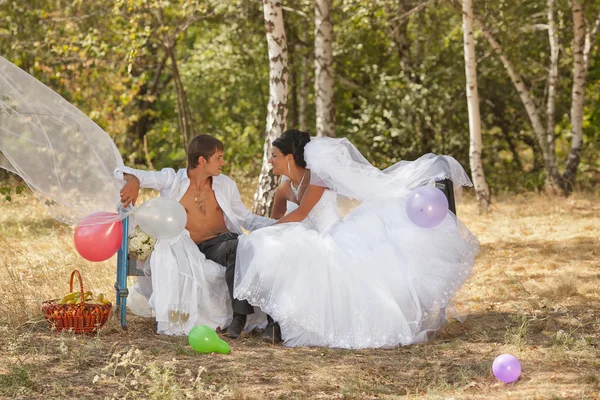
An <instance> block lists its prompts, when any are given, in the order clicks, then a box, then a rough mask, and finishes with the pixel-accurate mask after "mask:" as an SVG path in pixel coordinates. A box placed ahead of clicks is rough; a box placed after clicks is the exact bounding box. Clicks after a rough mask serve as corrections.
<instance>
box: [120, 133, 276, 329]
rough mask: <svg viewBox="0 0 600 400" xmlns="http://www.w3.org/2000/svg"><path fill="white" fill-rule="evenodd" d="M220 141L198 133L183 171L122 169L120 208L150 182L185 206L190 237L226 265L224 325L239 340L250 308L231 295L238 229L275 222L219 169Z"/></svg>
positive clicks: (221, 158)
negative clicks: (254, 209)
mask: <svg viewBox="0 0 600 400" xmlns="http://www.w3.org/2000/svg"><path fill="white" fill-rule="evenodd" d="M223 150H224V147H223V143H222V142H221V141H220V140H218V139H216V138H214V137H212V136H210V135H198V136H196V137H195V138H193V139H192V141H191V142H190V144H189V146H188V151H187V153H188V166H187V170H183V169H182V170H179V171H178V172H175V171H174V170H172V169H169V168H165V169H163V170H162V171H159V172H145V171H139V170H133V169H130V168H127V167H124V168H123V179H124V180H125V181H126V184H125V186H123V188H122V190H121V202H122V203H123V206H124V207H127V206H128V205H129V204H135V201H136V200H137V197H138V194H139V189H140V187H151V188H155V189H158V190H160V191H161V194H162V193H163V192H166V193H168V195H169V197H171V198H173V199H175V200H178V201H179V202H180V203H181V205H183V207H184V208H185V210H186V213H187V223H186V226H185V228H186V229H187V231H188V232H189V233H190V238H191V239H192V240H193V241H194V243H196V244H197V245H198V248H199V249H200V251H201V252H202V253H204V255H205V256H206V258H207V259H209V260H212V261H214V262H216V263H218V264H220V265H222V266H223V267H224V268H225V281H226V282H227V286H228V289H229V295H230V296H231V299H232V308H233V320H232V322H231V325H230V326H229V328H228V329H227V335H228V336H229V337H230V338H233V339H237V338H238V337H239V336H240V334H241V333H242V330H243V329H244V327H245V325H246V317H247V315H249V314H252V313H254V309H253V307H252V306H251V305H250V304H249V303H248V302H247V301H245V300H243V301H240V300H237V299H235V298H233V282H234V275H235V261H236V252H237V245H238V239H237V237H238V235H240V234H241V233H242V228H244V229H246V230H249V231H253V230H256V229H259V228H262V227H265V226H269V225H271V224H273V223H274V222H275V221H274V220H272V219H270V218H265V217H261V216H258V215H255V214H252V213H251V212H250V210H248V209H247V208H246V206H245V205H244V203H242V200H241V198H240V193H239V190H238V188H237V185H236V184H235V182H234V181H233V180H232V179H231V178H229V177H228V176H226V175H223V174H221V168H222V167H223V165H224V164H225V161H224V159H223Z"/></svg>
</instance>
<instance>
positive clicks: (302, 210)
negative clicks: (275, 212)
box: [276, 185, 325, 224]
mask: <svg viewBox="0 0 600 400" xmlns="http://www.w3.org/2000/svg"><path fill="white" fill-rule="evenodd" d="M323 192H325V187H323V186H315V185H310V186H308V188H307V189H306V192H305V193H304V196H302V201H300V205H299V206H298V208H296V209H295V210H294V211H292V212H291V213H289V214H288V215H286V216H285V217H283V218H281V219H280V220H279V221H277V222H276V223H277V224H283V223H286V222H300V221H303V220H304V219H305V218H306V217H307V216H308V213H309V212H310V210H312V209H313V207H314V206H315V205H316V204H317V203H318V202H319V200H321V196H323Z"/></svg>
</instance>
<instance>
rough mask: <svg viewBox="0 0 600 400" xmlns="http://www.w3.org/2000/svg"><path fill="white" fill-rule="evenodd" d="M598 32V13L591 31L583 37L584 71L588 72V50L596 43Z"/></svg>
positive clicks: (599, 17) (599, 27)
mask: <svg viewBox="0 0 600 400" xmlns="http://www.w3.org/2000/svg"><path fill="white" fill-rule="evenodd" d="M598 31H600V13H599V14H598V16H597V17H596V21H595V22H594V26H593V27H592V29H591V30H589V31H588V32H587V33H586V35H585V44H584V45H583V62H584V64H585V70H586V71H588V69H589V67H590V50H591V48H592V44H594V43H595V42H596V36H597V35H598Z"/></svg>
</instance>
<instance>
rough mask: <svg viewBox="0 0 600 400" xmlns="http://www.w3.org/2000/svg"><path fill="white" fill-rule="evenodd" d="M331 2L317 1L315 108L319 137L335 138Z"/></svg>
mask: <svg viewBox="0 0 600 400" xmlns="http://www.w3.org/2000/svg"><path fill="white" fill-rule="evenodd" d="M332 44H333V23H332V20H331V0H315V106H316V114H317V136H331V137H333V136H335V104H334V99H333V47H332Z"/></svg>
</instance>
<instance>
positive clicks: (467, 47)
mask: <svg viewBox="0 0 600 400" xmlns="http://www.w3.org/2000/svg"><path fill="white" fill-rule="evenodd" d="M462 11H463V38H464V54H465V75H466V78H467V104H468V111H469V134H470V138H471V140H470V146H469V161H470V165H471V174H472V176H473V184H474V186H475V193H476V195H477V204H478V208H479V212H480V213H485V212H487V210H488V207H489V205H490V190H489V188H488V185H487V182H486V181H485V175H484V173H483V164H482V162H481V152H482V143H481V117H480V113H479V93H478V90H477V61H476V59H475V39H474V37H473V3H472V0H462Z"/></svg>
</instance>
